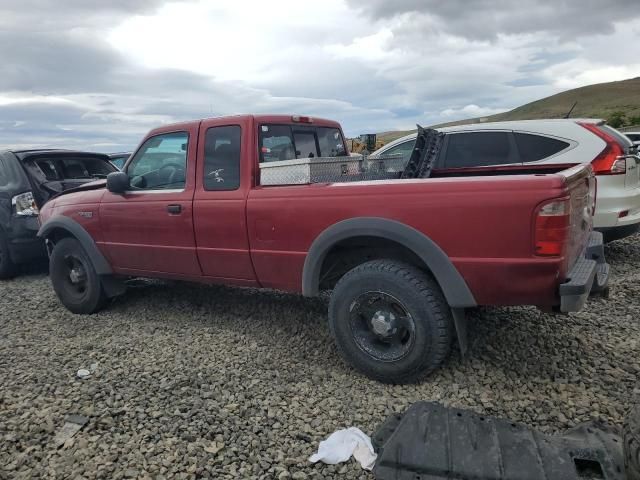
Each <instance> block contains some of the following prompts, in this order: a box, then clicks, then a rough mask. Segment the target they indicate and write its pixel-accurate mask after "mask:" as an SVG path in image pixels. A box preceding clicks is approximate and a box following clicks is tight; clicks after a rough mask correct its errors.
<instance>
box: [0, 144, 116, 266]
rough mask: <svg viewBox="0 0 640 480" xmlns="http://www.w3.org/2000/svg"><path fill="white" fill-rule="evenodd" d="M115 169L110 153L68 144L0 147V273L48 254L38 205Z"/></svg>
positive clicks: (103, 176) (102, 176) (40, 205)
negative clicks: (56, 147)
mask: <svg viewBox="0 0 640 480" xmlns="http://www.w3.org/2000/svg"><path fill="white" fill-rule="evenodd" d="M115 171H117V168H116V167H114V166H113V165H112V164H111V162H110V161H109V157H108V156H107V155H102V154H98V153H89V152H76V151H70V150H12V151H7V150H5V151H0V278H10V277H11V276H13V275H14V274H15V272H16V266H17V265H18V264H20V263H25V262H28V261H30V260H33V259H36V258H40V257H42V258H44V257H46V251H45V248H44V243H43V242H42V240H40V239H39V238H37V237H36V233H37V232H38V228H39V224H38V213H39V209H40V207H42V205H44V203H45V202H46V201H47V200H49V199H50V198H51V197H54V196H56V195H57V194H59V193H61V192H63V191H65V190H69V189H72V188H74V187H78V186H80V185H83V184H85V183H87V182H90V181H93V180H96V179H100V178H106V176H107V175H108V174H109V173H111V172H115Z"/></svg>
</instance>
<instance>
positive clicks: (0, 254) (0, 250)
mask: <svg viewBox="0 0 640 480" xmlns="http://www.w3.org/2000/svg"><path fill="white" fill-rule="evenodd" d="M15 274H16V265H15V264H14V263H13V260H11V255H10V254H9V244H8V242H7V239H6V238H5V236H4V233H3V232H2V231H0V279H7V278H12V277H13V276H14V275H15Z"/></svg>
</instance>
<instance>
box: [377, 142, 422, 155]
mask: <svg viewBox="0 0 640 480" xmlns="http://www.w3.org/2000/svg"><path fill="white" fill-rule="evenodd" d="M415 144H416V141H415V140H409V141H407V142H402V143H400V144H398V145H396V146H395V147H391V148H390V149H389V150H387V151H386V152H384V155H402V156H403V157H405V156H406V157H408V156H409V155H411V152H412V151H413V146H414V145H415Z"/></svg>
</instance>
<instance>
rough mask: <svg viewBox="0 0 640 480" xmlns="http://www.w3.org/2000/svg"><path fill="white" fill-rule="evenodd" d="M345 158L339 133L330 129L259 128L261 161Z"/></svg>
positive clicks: (268, 126) (304, 127)
mask: <svg viewBox="0 0 640 480" xmlns="http://www.w3.org/2000/svg"><path fill="white" fill-rule="evenodd" d="M345 155H347V151H346V149H345V147H344V140H343V138H342V134H341V133H340V130H338V129H337V128H331V127H309V126H302V125H301V126H298V125H261V126H260V161H261V162H275V161H278V160H293V159H296V158H314V157H342V156H345Z"/></svg>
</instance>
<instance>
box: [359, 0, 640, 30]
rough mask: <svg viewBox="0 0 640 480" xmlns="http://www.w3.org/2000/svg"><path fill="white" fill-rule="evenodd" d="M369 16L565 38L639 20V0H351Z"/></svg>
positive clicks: (438, 26) (435, 26) (431, 25)
mask: <svg viewBox="0 0 640 480" xmlns="http://www.w3.org/2000/svg"><path fill="white" fill-rule="evenodd" d="M348 3H349V4H350V5H351V6H353V7H354V8H357V9H359V10H360V11H362V12H363V13H365V14H366V15H368V16H369V17H370V18H373V19H375V20H386V21H388V20H389V19H392V18H394V17H398V16H400V15H406V14H410V15H411V16H413V17H414V18H420V19H421V22H422V23H423V24H424V25H425V26H429V28H430V29H437V30H439V31H441V32H444V33H450V34H453V35H456V36H461V37H465V38H472V39H485V40H486V39H492V40H496V39H497V38H498V37H499V36H500V35H505V34H506V35H512V34H526V33H539V32H546V33H551V34H553V35H554V37H560V38H563V39H567V38H576V37H584V36H593V35H594V32H595V34H599V35H602V34H611V33H613V32H614V30H615V23H616V22H622V21H627V20H629V19H631V18H637V17H638V15H639V13H638V3H637V1H636V0H615V1H610V2H607V3H606V4H603V3H602V2H601V1H600V0H579V1H571V0H569V1H557V0H520V1H518V2H513V1H511V0H449V1H446V2H445V1H441V0H395V1H394V2H389V1H387V0H348Z"/></svg>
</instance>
